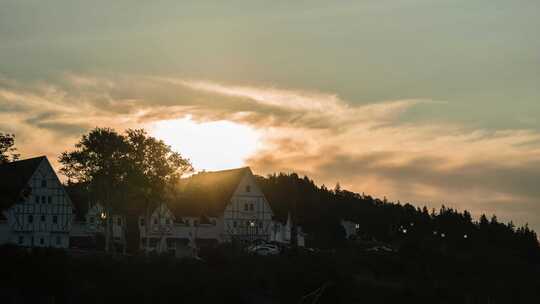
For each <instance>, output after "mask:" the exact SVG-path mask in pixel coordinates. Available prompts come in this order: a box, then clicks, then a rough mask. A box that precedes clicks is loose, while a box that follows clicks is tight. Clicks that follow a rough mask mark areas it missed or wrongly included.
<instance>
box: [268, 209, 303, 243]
mask: <svg viewBox="0 0 540 304" xmlns="http://www.w3.org/2000/svg"><path fill="white" fill-rule="evenodd" d="M292 236H293V222H292V219H291V214H290V213H289V214H288V215H287V222H286V223H285V224H282V223H281V222H279V221H274V223H273V227H272V237H271V239H270V240H271V241H274V242H278V243H282V244H291V243H292V241H293V238H292ZM296 242H297V244H296V245H298V246H300V247H304V246H305V244H306V241H305V234H304V233H303V231H302V227H300V226H296Z"/></svg>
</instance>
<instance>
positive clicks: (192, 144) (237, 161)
mask: <svg viewBox="0 0 540 304" xmlns="http://www.w3.org/2000/svg"><path fill="white" fill-rule="evenodd" d="M147 128H148V130H149V131H150V133H151V134H152V135H153V136H155V137H157V138H159V139H161V140H163V141H165V142H166V143H167V144H169V145H171V146H172V148H173V149H174V150H176V151H178V152H180V153H181V154H182V155H183V156H185V157H187V158H189V159H190V160H191V161H192V163H193V166H194V167H195V170H197V171H199V170H209V171H212V170H221V169H229V168H234V167H240V166H244V165H245V162H244V160H245V159H246V158H248V157H250V156H252V155H253V153H255V151H256V150H257V148H258V145H259V140H260V134H259V133H258V132H257V131H255V130H254V129H252V128H250V127H248V126H245V125H241V124H237V123H233V122H230V121H225V120H220V121H212V122H196V121H194V120H192V118H191V117H190V116H186V117H184V118H182V119H173V120H162V121H158V122H154V123H151V124H150V125H149V126H148V127H147Z"/></svg>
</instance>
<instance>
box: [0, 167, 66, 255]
mask: <svg viewBox="0 0 540 304" xmlns="http://www.w3.org/2000/svg"><path fill="white" fill-rule="evenodd" d="M0 181H1V183H0V207H1V210H0V211H1V213H2V216H0V243H2V244H4V243H12V244H16V245H19V246H26V247H57V248H67V247H69V233H70V230H71V224H72V220H73V206H72V203H71V200H70V199H69V196H68V195H67V193H66V191H65V189H64V187H63V185H62V183H61V182H60V180H59V179H58V177H57V175H56V173H55V172H54V170H53V168H52V166H51V164H50V163H49V161H48V160H47V158H46V157H44V156H42V157H37V158H31V159H26V160H21V161H15V162H10V163H6V164H2V165H0Z"/></svg>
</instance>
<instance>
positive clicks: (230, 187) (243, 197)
mask: <svg viewBox="0 0 540 304" xmlns="http://www.w3.org/2000/svg"><path fill="white" fill-rule="evenodd" d="M180 193H181V194H180V197H179V198H178V200H177V201H174V202H172V203H170V204H169V205H166V204H159V205H158V207H157V208H156V209H155V210H154V211H153V212H152V213H151V214H150V215H143V216H140V218H139V230H140V236H141V248H145V250H147V251H156V252H161V253H163V252H176V254H177V255H184V256H185V255H194V254H196V250H197V248H198V247H200V246H201V245H204V244H217V243H222V242H231V241H238V242H251V241H254V240H266V241H276V242H280V243H290V242H291V229H292V222H291V218H290V217H289V218H288V221H287V223H285V224H283V223H280V222H278V221H275V220H274V213H273V211H272V208H271V207H270V204H269V203H268V201H267V199H266V197H265V195H264V194H263V192H262V190H261V189H260V187H259V185H258V184H257V181H256V179H255V176H254V175H253V173H252V172H251V169H250V168H248V167H245V168H239V169H232V170H223V171H215V172H201V173H198V174H196V175H194V176H191V177H189V178H186V179H183V180H182V181H181V183H180ZM298 230H299V231H298V238H297V239H298V243H299V245H300V246H303V245H304V234H303V233H302V232H301V228H300V227H298ZM179 253H180V254H179Z"/></svg>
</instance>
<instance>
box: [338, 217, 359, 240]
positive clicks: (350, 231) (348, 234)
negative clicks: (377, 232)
mask: <svg viewBox="0 0 540 304" xmlns="http://www.w3.org/2000/svg"><path fill="white" fill-rule="evenodd" d="M341 226H342V227H343V229H344V230H345V238H346V239H350V238H352V237H355V236H356V235H357V234H358V229H359V228H360V227H359V224H358V223H355V222H352V221H347V220H341Z"/></svg>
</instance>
